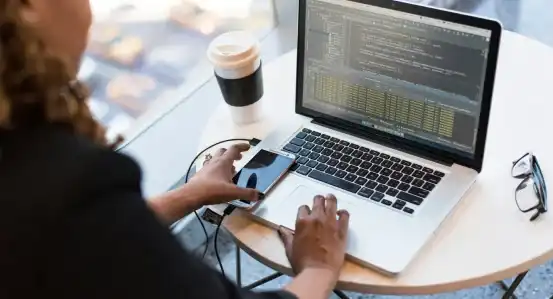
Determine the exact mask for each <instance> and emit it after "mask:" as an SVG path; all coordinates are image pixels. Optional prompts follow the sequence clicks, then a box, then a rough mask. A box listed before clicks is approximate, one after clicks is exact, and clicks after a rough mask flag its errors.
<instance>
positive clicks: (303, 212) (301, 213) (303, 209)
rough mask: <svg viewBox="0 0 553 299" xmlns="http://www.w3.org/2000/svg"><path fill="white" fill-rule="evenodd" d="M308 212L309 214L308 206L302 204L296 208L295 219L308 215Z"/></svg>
mask: <svg viewBox="0 0 553 299" xmlns="http://www.w3.org/2000/svg"><path fill="white" fill-rule="evenodd" d="M309 214H311V209H310V208H309V207H308V206H306V205H303V206H301V207H299V208H298V216H297V217H296V219H297V220H299V219H303V218H306V217H307V216H309Z"/></svg>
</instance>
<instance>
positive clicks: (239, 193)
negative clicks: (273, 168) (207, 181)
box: [220, 184, 263, 202]
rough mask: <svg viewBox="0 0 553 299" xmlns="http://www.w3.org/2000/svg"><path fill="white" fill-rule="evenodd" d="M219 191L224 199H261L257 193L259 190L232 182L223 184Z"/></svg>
mask: <svg viewBox="0 0 553 299" xmlns="http://www.w3.org/2000/svg"><path fill="white" fill-rule="evenodd" d="M220 192H221V194H222V197H224V198H225V199H226V201H231V200H235V199H241V200H247V201H258V200H261V199H263V198H262V197H263V196H262V195H261V194H260V193H259V191H257V190H255V189H252V188H242V187H238V186H236V185H234V184H228V185H224V187H222V188H221V189H220ZM223 202H225V201H223Z"/></svg>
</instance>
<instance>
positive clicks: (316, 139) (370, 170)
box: [252, 0, 501, 275]
mask: <svg viewBox="0 0 553 299" xmlns="http://www.w3.org/2000/svg"><path fill="white" fill-rule="evenodd" d="M363 2H364V1H345V0H302V1H299V5H300V13H299V26H298V27H299V39H298V41H299V42H298V59H297V61H298V69H297V85H296V88H297V96H296V113H297V114H298V117H296V118H295V119H294V120H283V126H282V127H280V128H279V129H278V130H276V131H275V132H273V133H272V134H270V135H269V136H268V137H266V138H265V139H264V140H263V141H262V143H261V144H260V145H259V147H258V148H269V149H277V150H279V149H281V150H284V151H287V152H291V153H293V154H295V155H297V157H298V159H297V162H298V163H297V165H296V166H295V167H294V169H293V171H292V172H291V173H290V174H289V175H288V176H286V177H285V178H284V179H283V180H282V181H281V182H280V183H279V184H278V185H277V186H276V187H275V188H274V189H273V190H272V191H271V192H270V193H269V194H268V196H267V197H266V199H265V200H264V201H263V202H262V203H259V204H258V205H257V206H256V207H255V208H254V209H253V210H252V214H253V215H254V218H255V219H257V220H259V221H261V222H263V223H265V224H267V225H270V226H273V227H278V226H280V225H283V226H286V227H288V228H290V229H293V228H294V227H295V225H294V224H295V218H296V214H297V209H298V207H299V206H301V205H304V204H306V205H309V206H311V205H312V199H313V197H314V196H315V195H316V194H328V193H332V194H334V195H336V197H337V198H338V205H339V208H341V209H347V210H348V211H349V213H350V215H351V217H350V219H351V222H350V230H349V237H348V246H347V253H348V258H349V259H351V260H353V261H355V262H358V263H361V264H362V265H365V266H368V267H371V268H373V269H376V270H378V271H380V272H382V273H385V274H389V275H396V274H399V273H401V272H402V271H403V270H404V269H405V268H406V267H407V266H408V265H409V263H410V262H411V261H412V260H413V259H414V257H415V256H416V255H417V253H418V252H419V251H420V250H421V248H423V246H424V245H425V244H426V243H427V242H428V241H429V239H430V238H431V237H432V236H433V235H434V233H435V232H436V231H437V229H438V228H439V226H440V224H441V223H442V222H443V221H444V220H445V219H446V217H447V216H448V215H449V214H450V213H451V212H452V211H453V209H454V208H455V206H456V205H457V204H458V203H459V201H460V200H461V198H462V197H463V195H464V194H465V193H466V192H467V190H468V189H469V188H470V187H471V185H472V184H473V183H474V181H475V180H476V178H477V175H478V173H479V172H480V171H481V168H482V160H483V153H484V146H485V140H486V131H487V125H488V118H489V112H490V104H491V98H492V91H493V82H494V75H495V68H496V62H497V54H498V47H499V40H500V35H501V25H500V24H498V23H497V22H495V21H491V20H486V19H481V18H477V17H474V16H468V15H463V14H458V13H455V12H450V11H444V10H438V9H435V8H430V7H424V6H418V5H414V4H407V3H401V2H394V1H389V0H383V1H366V3H363ZM369 3H370V4H369ZM284 75H286V74H283V76H284ZM325 157H326V158H325ZM344 173H345V174H344ZM467 221H470V219H467Z"/></svg>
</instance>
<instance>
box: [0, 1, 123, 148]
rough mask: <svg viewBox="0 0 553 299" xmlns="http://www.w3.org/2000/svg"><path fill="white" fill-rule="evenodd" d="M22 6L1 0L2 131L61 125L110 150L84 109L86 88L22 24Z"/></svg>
mask: <svg viewBox="0 0 553 299" xmlns="http://www.w3.org/2000/svg"><path fill="white" fill-rule="evenodd" d="M21 5H22V4H21V1H18V0H15V1H14V0H0V129H4V130H13V129H16V128H19V127H26V126H36V125H41V124H48V123H51V124H62V125H65V126H66V127H68V128H70V129H71V130H72V132H73V133H75V134H77V135H81V136H85V137H87V138H88V139H90V140H91V141H92V142H94V143H96V144H100V145H104V146H109V147H112V148H114V147H115V146H116V145H117V144H119V143H120V142H121V139H120V138H118V140H117V141H116V142H115V143H112V144H110V143H109V142H108V141H107V140H106V137H105V135H106V134H105V133H106V129H105V128H104V127H103V126H102V125H101V124H100V123H99V122H98V121H96V120H95V119H94V117H93V116H92V113H91V111H90V109H89V107H88V105H87V99H88V96H89V92H88V89H87V88H86V86H85V85H84V84H83V83H81V82H79V81H78V80H76V79H75V78H74V77H73V75H72V72H71V71H70V69H69V67H68V66H69V63H68V62H65V61H64V60H63V59H62V58H60V57H57V56H55V55H53V54H52V53H49V51H48V49H47V48H46V46H45V45H44V43H43V42H42V41H41V40H40V39H39V38H38V36H37V35H36V34H35V33H34V32H33V30H32V29H31V28H28V27H27V26H26V25H25V24H24V22H23V21H22V19H21V17H20V14H19V10H20V6H21Z"/></svg>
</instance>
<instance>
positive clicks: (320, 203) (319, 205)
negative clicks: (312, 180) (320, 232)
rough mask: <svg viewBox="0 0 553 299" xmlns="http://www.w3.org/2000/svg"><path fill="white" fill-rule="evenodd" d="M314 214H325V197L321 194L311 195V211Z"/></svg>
mask: <svg viewBox="0 0 553 299" xmlns="http://www.w3.org/2000/svg"><path fill="white" fill-rule="evenodd" d="M311 214H312V215H315V216H317V217H318V216H322V215H325V198H324V197H323V196H322V195H316V196H315V197H313V212H312V213H311Z"/></svg>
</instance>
